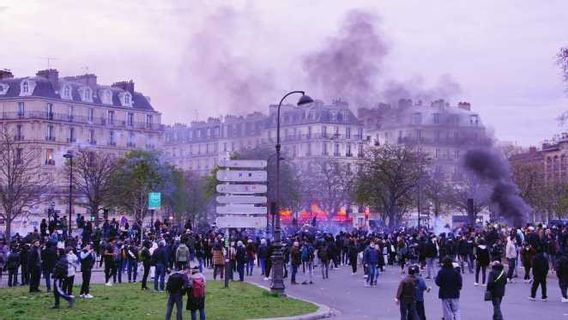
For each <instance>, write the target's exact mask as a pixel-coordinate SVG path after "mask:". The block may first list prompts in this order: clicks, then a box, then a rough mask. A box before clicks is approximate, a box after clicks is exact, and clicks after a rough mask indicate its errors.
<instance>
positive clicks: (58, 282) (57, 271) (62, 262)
mask: <svg viewBox="0 0 568 320" xmlns="http://www.w3.org/2000/svg"><path fill="white" fill-rule="evenodd" d="M57 254H58V257H59V258H58V259H57V262H56V263H55V267H54V268H53V298H54V303H53V307H51V308H52V309H59V298H60V297H61V298H63V299H64V300H66V301H67V302H68V303H69V308H71V307H73V304H74V303H75V297H74V296H72V295H69V294H67V293H66V292H65V291H64V290H63V288H62V285H63V281H65V279H66V278H67V272H68V268H69V266H68V264H69V263H68V261H67V255H66V254H65V250H64V249H59V250H58V252H57Z"/></svg>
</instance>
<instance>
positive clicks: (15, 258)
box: [6, 245, 20, 287]
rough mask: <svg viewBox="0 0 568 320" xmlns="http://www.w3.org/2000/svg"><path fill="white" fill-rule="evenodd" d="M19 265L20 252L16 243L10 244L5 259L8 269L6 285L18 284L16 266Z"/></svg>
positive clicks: (13, 285)
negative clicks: (10, 246) (8, 252)
mask: <svg viewBox="0 0 568 320" xmlns="http://www.w3.org/2000/svg"><path fill="white" fill-rule="evenodd" d="M19 267H20V252H19V251H18V247H17V246H16V245H12V249H11V250H10V254H8V259H6V269H8V287H15V286H17V285H18V268H19Z"/></svg>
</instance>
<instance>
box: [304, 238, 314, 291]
mask: <svg viewBox="0 0 568 320" xmlns="http://www.w3.org/2000/svg"><path fill="white" fill-rule="evenodd" d="M301 258H302V264H303V266H304V272H305V276H304V277H305V278H304V279H305V280H304V281H303V282H302V284H308V283H309V284H313V283H314V282H313V270H314V247H313V246H312V244H311V243H310V242H309V241H308V240H306V241H305V242H304V245H303V246H302V253H301Z"/></svg>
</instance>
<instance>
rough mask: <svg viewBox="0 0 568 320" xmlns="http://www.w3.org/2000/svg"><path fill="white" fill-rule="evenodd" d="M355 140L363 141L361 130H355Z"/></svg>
mask: <svg viewBox="0 0 568 320" xmlns="http://www.w3.org/2000/svg"><path fill="white" fill-rule="evenodd" d="M357 140H363V128H358V129H357Z"/></svg>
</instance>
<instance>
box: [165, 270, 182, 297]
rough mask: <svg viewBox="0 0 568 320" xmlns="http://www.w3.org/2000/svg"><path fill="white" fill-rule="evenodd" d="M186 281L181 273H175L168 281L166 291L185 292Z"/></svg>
mask: <svg viewBox="0 0 568 320" xmlns="http://www.w3.org/2000/svg"><path fill="white" fill-rule="evenodd" d="M183 289H184V281H183V275H182V274H181V273H173V274H172V275H171V276H170V277H169V278H168V282H167V283H166V291H167V292H169V293H183Z"/></svg>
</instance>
